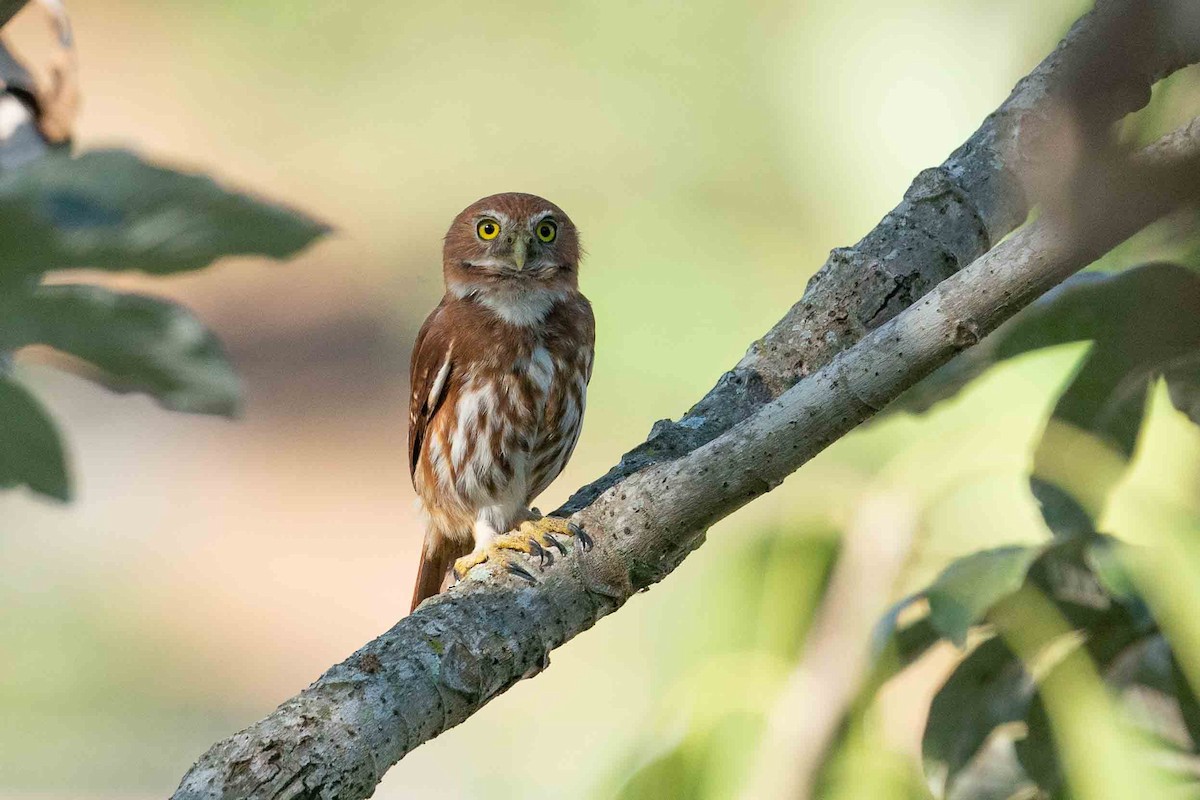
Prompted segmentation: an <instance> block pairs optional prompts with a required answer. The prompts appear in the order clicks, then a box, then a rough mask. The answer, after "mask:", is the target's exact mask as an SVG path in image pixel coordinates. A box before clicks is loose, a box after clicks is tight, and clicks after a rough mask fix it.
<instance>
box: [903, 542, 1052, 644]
mask: <svg viewBox="0 0 1200 800" xmlns="http://www.w3.org/2000/svg"><path fill="white" fill-rule="evenodd" d="M1041 552H1042V548H1040V547H1019V546H1010V547H1001V548H997V549H995V550H981V551H979V552H978V553H972V554H971V555H969V556H965V557H963V558H960V559H958V560H957V561H954V562H952V563H951V564H950V565H949V566H948V567H946V569H944V570H943V571H942V573H941V574H940V575H938V577H937V579H936V580H935V581H934V582H933V583H932V584H930V586H929V588H928V589H926V590H925V591H923V592H921V593H919V594H918V595H916V596H915V597H914V598H909V599H908V600H905V601H902V603H901V604H900V605H907V604H909V603H911V602H912V601H913V600H914V599H917V598H922V597H923V598H925V599H926V600H928V602H929V616H928V620H929V624H930V626H931V627H932V628H933V629H934V630H935V631H936V632H937V633H938V634H939V635H940V636H942V637H944V638H946V639H949V640H950V641H952V642H954V644H955V645H957V646H958V647H964V646H965V645H966V643H967V632H968V631H969V630H970V629H971V626H973V625H977V624H979V623H980V622H982V621H983V618H984V617H985V616H986V615H987V612H988V611H989V610H990V609H991V608H992V606H994V605H995V604H996V603H998V602H999V601H1000V600H1002V599H1003V598H1005V597H1007V596H1008V595H1009V594H1012V593H1013V592H1015V591H1016V590H1017V589H1019V588H1021V584H1023V583H1024V582H1025V576H1026V574H1028V572H1029V567H1030V565H1032V564H1033V562H1034V561H1035V560H1036V559H1037V557H1038V556H1039V555H1040V554H1041ZM899 610H900V607H899V606H898V607H897V608H895V609H893V611H892V612H891V613H890V614H889V615H888V617H885V620H887V619H891V620H893V623H892V624H894V619H895V617H896V615H897V614H898V613H899Z"/></svg>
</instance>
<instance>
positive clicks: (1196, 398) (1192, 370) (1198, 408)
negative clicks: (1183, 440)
mask: <svg viewBox="0 0 1200 800" xmlns="http://www.w3.org/2000/svg"><path fill="white" fill-rule="evenodd" d="M1163 377H1164V378H1166V380H1167V392H1168V394H1170V396H1171V403H1172V405H1174V406H1175V408H1177V409H1179V410H1180V411H1182V412H1183V413H1184V414H1186V415H1187V418H1188V419H1190V420H1191V421H1192V422H1194V423H1196V424H1197V425H1200V358H1191V359H1188V360H1186V361H1180V362H1179V363H1176V364H1174V365H1172V366H1171V367H1169V368H1167V370H1166V371H1165V372H1164V373H1163Z"/></svg>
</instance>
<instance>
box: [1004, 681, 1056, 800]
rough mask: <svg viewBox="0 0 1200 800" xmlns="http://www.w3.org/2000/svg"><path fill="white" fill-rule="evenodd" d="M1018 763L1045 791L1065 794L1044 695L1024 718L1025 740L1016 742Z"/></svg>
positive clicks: (1032, 701) (1034, 701)
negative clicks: (1043, 699)
mask: <svg viewBox="0 0 1200 800" xmlns="http://www.w3.org/2000/svg"><path fill="white" fill-rule="evenodd" d="M1016 750H1017V759H1018V760H1019V761H1020V762H1021V766H1022V767H1023V768H1024V769H1025V772H1026V774H1028V775H1029V777H1030V778H1033V780H1034V781H1035V782H1036V783H1037V785H1038V786H1039V787H1041V789H1042V791H1044V792H1046V793H1047V794H1050V795H1052V796H1058V795H1059V794H1060V793H1061V792H1062V791H1063V790H1064V788H1065V787H1064V785H1063V773H1062V766H1061V765H1060V763H1059V756H1058V743H1057V742H1056V741H1055V739H1054V731H1053V729H1052V727H1051V721H1050V715H1049V714H1048V713H1046V705H1045V703H1043V702H1042V698H1041V695H1035V696H1034V697H1033V698H1032V699H1031V700H1030V702H1029V712H1028V714H1027V715H1026V716H1025V736H1024V737H1023V738H1021V739H1018V740H1017V742H1016Z"/></svg>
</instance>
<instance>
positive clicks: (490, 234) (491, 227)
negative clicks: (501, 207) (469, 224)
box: [475, 219, 500, 241]
mask: <svg viewBox="0 0 1200 800" xmlns="http://www.w3.org/2000/svg"><path fill="white" fill-rule="evenodd" d="M475 232H476V233H478V234H479V238H480V239H483V240H484V241H491V240H492V239H495V238H496V237H497V236H499V235H500V223H498V222H496V220H494V219H481V220H480V221H479V224H478V225H476V226H475Z"/></svg>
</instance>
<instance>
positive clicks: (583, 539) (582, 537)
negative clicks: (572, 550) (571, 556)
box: [567, 522, 596, 553]
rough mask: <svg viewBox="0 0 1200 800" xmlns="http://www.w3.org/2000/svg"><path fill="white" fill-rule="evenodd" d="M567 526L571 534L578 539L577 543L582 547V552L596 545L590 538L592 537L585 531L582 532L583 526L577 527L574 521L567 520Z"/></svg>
mask: <svg viewBox="0 0 1200 800" xmlns="http://www.w3.org/2000/svg"><path fill="white" fill-rule="evenodd" d="M567 527H568V528H569V529H570V530H571V534H572V535H573V536H574V537H575V538H576V539H578V540H579V544H580V545H581V546H582V547H583V552H585V553H586V552H587V551H589V550H591V549H592V548H593V547H595V546H596V542H595V541H593V540H592V537H591V536H588V535H587V533H586V532H584V530H583V528H581V527H579V526H578V525H576V524H575V523H574V522H568V523H567Z"/></svg>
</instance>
